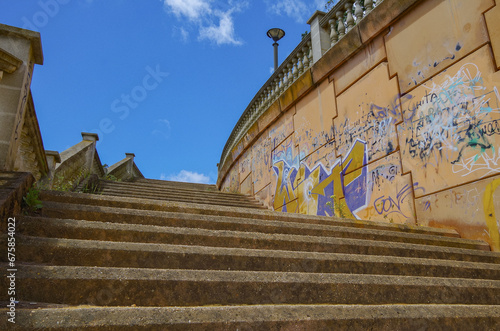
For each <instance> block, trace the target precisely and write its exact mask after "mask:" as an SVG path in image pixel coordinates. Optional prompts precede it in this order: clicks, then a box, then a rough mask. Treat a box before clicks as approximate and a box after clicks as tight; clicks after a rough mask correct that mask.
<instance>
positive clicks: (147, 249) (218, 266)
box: [0, 235, 500, 280]
mask: <svg viewBox="0 0 500 331" xmlns="http://www.w3.org/2000/svg"><path fill="white" fill-rule="evenodd" d="M0 243H2V244H6V238H4V239H3V240H0ZM16 251H17V254H18V256H19V257H21V258H22V261H23V262H29V263H37V264H42V265H43V264H50V265H59V266H64V265H72V266H101V267H122V268H125V267H126V268H160V269H167V268H168V269H197V270H247V271H280V272H294V271H296V272H314V273H350V274H380V275H403V276H425V277H450V278H471V279H493V280H500V265H499V264H491V263H471V262H459V261H446V260H430V259H422V258H402V257H394V256H378V255H371V256H363V255H355V254H328V253H316V252H298V251H294V252H291V251H279V250H261V249H242V248H219V247H206V246H186V245H169V244H150V243H130V242H111V241H97V240H75V239H62V238H38V237H29V236H21V235H19V236H18V237H17V246H16ZM2 258H4V257H2ZM3 262H6V261H3Z"/></svg>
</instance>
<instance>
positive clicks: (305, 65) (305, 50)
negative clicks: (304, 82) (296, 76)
mask: <svg viewBox="0 0 500 331" xmlns="http://www.w3.org/2000/svg"><path fill="white" fill-rule="evenodd" d="M302 53H303V54H304V58H303V59H302V63H304V70H305V69H307V68H309V58H308V56H307V54H308V53H309V48H308V47H307V46H304V47H302Z"/></svg>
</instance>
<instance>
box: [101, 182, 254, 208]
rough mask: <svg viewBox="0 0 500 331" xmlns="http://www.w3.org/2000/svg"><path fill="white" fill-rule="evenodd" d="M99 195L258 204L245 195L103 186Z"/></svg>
mask: <svg viewBox="0 0 500 331" xmlns="http://www.w3.org/2000/svg"><path fill="white" fill-rule="evenodd" d="M100 193H126V194H129V195H131V196H152V197H154V196H155V195H156V196H163V197H170V196H172V195H175V196H179V197H185V198H198V199H210V200H215V201H233V202H234V201H236V202H252V203H256V204H260V203H259V202H258V201H257V200H255V199H254V198H252V197H248V196H246V195H231V196H222V195H220V194H214V193H210V192H209V193H198V192H194V193H192V192H186V191H179V192H175V191H172V192H169V191H163V190H161V191H160V190H150V189H149V190H148V189H141V188H135V187H126V188H123V187H115V186H104V187H103V189H102V191H101V192H100Z"/></svg>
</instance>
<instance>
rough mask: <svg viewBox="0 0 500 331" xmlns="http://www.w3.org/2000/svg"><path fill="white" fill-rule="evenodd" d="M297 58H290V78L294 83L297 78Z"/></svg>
mask: <svg viewBox="0 0 500 331" xmlns="http://www.w3.org/2000/svg"><path fill="white" fill-rule="evenodd" d="M297 61H298V57H297V56H294V57H293V58H292V76H293V80H294V81H295V80H296V79H297V78H298V77H299V68H298V66H297Z"/></svg>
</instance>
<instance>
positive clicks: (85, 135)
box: [82, 132, 99, 172]
mask: <svg viewBox="0 0 500 331" xmlns="http://www.w3.org/2000/svg"><path fill="white" fill-rule="evenodd" d="M82 140H83V141H91V142H92V143H93V146H92V148H91V149H89V151H88V154H87V160H86V165H85V171H89V172H92V166H93V164H94V158H95V153H97V142H98V141H99V135H98V134H97V133H90V132H82Z"/></svg>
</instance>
